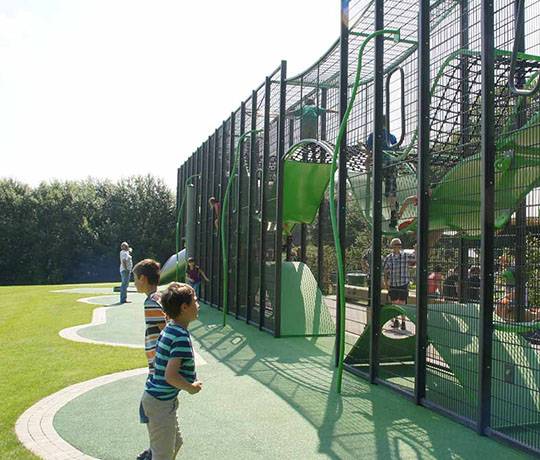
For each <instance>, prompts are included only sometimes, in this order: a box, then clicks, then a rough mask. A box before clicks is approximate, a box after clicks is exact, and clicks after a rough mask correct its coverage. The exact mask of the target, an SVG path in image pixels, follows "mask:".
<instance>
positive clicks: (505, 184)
mask: <svg viewBox="0 0 540 460" xmlns="http://www.w3.org/2000/svg"><path fill="white" fill-rule="evenodd" d="M480 171H481V155H480V154H477V155H473V156H471V157H469V158H466V159H465V160H463V161H461V162H460V163H459V164H457V165H456V166H455V167H454V168H452V169H451V170H450V171H449V172H448V173H447V174H446V175H445V176H444V177H443V179H442V181H441V182H440V183H439V184H438V185H437V186H436V187H435V188H434V189H433V194H432V196H431V201H430V217H429V229H430V230H445V229H449V230H458V231H462V232H464V233H466V234H468V235H477V234H478V233H479V232H480V217H481V216H480V177H481V173H480ZM538 186H540V158H538V157H534V156H531V155H527V154H523V153H520V152H517V151H516V152H515V153H514V154H513V156H512V157H509V156H506V155H505V154H503V153H499V154H497V156H496V164H495V227H496V228H497V229H501V228H503V227H504V226H505V225H506V224H507V223H508V221H509V219H510V217H511V216H512V214H513V213H514V211H515V210H516V207H517V205H518V204H519V203H520V202H521V201H522V200H523V199H524V198H525V197H526V196H527V194H528V193H529V192H531V191H532V190H533V189H534V188H536V187H538ZM415 227H416V226H415V222H413V223H412V224H411V225H409V226H407V227H406V230H407V231H410V230H414V229H415Z"/></svg>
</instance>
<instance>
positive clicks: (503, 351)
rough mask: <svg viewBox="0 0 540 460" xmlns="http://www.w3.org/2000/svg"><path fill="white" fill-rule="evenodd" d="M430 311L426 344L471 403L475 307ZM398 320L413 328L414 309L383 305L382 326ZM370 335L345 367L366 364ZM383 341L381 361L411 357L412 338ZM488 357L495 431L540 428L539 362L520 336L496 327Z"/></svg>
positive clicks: (452, 305)
mask: <svg viewBox="0 0 540 460" xmlns="http://www.w3.org/2000/svg"><path fill="white" fill-rule="evenodd" d="M428 308H429V309H428V331H427V333H428V341H429V343H430V344H431V345H432V346H433V347H434V348H435V350H437V352H438V353H439V355H440V356H441V357H442V358H443V359H444V361H445V362H446V364H447V365H448V367H449V368H450V370H451V371H452V373H453V374H454V376H455V378H456V379H457V380H458V382H459V384H460V385H461V386H462V388H463V390H464V395H465V396H466V397H468V398H469V399H470V401H471V402H472V401H474V400H475V398H476V394H477V391H478V374H479V372H478V353H479V343H478V336H479V323H480V320H479V317H480V312H479V305H478V304H475V303H471V304H459V303H457V302H454V303H441V304H431V305H429V307H428ZM400 314H405V315H406V316H407V317H408V318H409V319H410V320H411V321H413V322H416V307H415V306H413V305H406V306H403V307H402V306H397V305H385V306H383V307H382V310H381V324H384V323H385V322H386V321H388V320H389V319H391V318H392V317H395V316H397V315H400ZM499 321H501V320H500V319H499ZM369 334H370V327H369V326H368V327H366V329H365V330H364V332H363V334H362V335H361V336H360V337H359V339H358V340H357V342H356V344H355V345H353V347H352V349H351V351H350V352H349V354H348V356H347V359H346V362H349V363H362V362H366V359H367V357H369ZM381 337H382V338H381V351H382V353H383V354H382V356H383V357H384V359H385V360H391V359H392V353H393V354H394V357H393V359H394V361H396V362H399V361H402V360H404V356H407V355H410V351H411V349H410V345H411V343H412V344H414V337H411V338H410V339H411V340H409V339H401V340H399V341H398V340H395V339H394V340H392V339H390V338H388V337H386V336H384V335H381ZM409 341H410V342H411V343H409ZM402 344H403V349H402V350H401V349H400V346H401V345H402ZM413 350H414V347H413ZM492 353H493V366H492V401H493V403H492V414H493V417H494V418H493V423H492V426H493V428H496V429H500V428H507V427H514V426H516V425H518V426H522V425H536V424H540V374H539V370H540V360H539V357H538V353H537V351H536V350H535V349H533V348H532V347H531V346H530V345H529V343H528V342H527V341H526V340H525V339H524V338H523V337H521V336H520V335H519V334H516V333H513V332H508V331H504V330H498V329H497V325H495V330H494V334H493V348H492ZM411 359H412V357H411ZM517 408H519V410H517Z"/></svg>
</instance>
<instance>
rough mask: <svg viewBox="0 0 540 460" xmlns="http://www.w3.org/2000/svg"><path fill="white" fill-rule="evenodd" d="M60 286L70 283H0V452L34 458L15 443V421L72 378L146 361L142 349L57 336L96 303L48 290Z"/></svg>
mask: <svg viewBox="0 0 540 460" xmlns="http://www.w3.org/2000/svg"><path fill="white" fill-rule="evenodd" d="M94 286H98V285H94ZM99 286H105V287H107V286H109V287H111V288H112V286H113V284H109V285H99ZM65 287H73V286H32V287H27V286H15V287H0V337H2V348H3V350H2V368H3V369H4V372H3V374H4V375H3V378H2V379H0V394H2V395H3V398H2V399H3V407H2V411H0V457H1V458H10V459H17V460H23V459H30V458H32V459H33V458H37V457H36V456H34V455H33V454H32V453H30V452H29V451H27V450H26V449H25V448H24V447H22V446H21V445H20V444H19V443H18V441H17V437H16V436H15V430H14V427H15V422H16V420H17V418H18V417H19V416H20V415H21V414H22V413H23V412H24V411H25V410H26V409H27V408H28V407H30V406H31V405H33V404H34V403H36V402H37V401H39V400H40V399H42V398H44V397H45V396H48V395H50V394H52V393H54V392H56V391H58V390H61V389H62V388H65V387H67V386H69V385H72V384H74V383H78V382H83V381H85V380H89V379H91V378H93V377H98V376H100V375H105V374H110V373H113V372H117V371H122V370H126V369H134V368H138V367H144V366H145V365H146V360H145V358H144V353H143V351H142V350H136V349H128V348H122V347H109V346H102V345H91V344H85V343H76V342H71V341H68V340H65V339H62V338H61V337H60V336H59V335H58V331H60V330H61V329H64V328H66V327H70V326H74V325H77V324H84V323H88V322H90V320H91V318H92V311H93V310H94V309H95V308H96V306H95V305H89V304H86V303H81V302H77V299H80V298H81V297H85V295H81V294H66V293H53V292H51V291H52V290H56V289H62V288H65Z"/></svg>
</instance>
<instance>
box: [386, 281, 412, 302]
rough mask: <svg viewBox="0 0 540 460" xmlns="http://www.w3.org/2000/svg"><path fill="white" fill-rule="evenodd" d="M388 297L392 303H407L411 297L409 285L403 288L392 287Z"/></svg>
mask: <svg viewBox="0 0 540 460" xmlns="http://www.w3.org/2000/svg"><path fill="white" fill-rule="evenodd" d="M388 297H389V299H390V301H396V300H401V301H403V302H405V303H407V300H408V297H409V285H408V284H404V285H403V286H390V289H388Z"/></svg>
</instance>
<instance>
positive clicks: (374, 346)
mask: <svg viewBox="0 0 540 460" xmlns="http://www.w3.org/2000/svg"><path fill="white" fill-rule="evenodd" d="M383 28H384V0H375V30H381V29H383ZM383 64H384V38H383V36H382V35H379V36H378V37H376V38H375V81H374V93H375V94H374V104H375V107H374V123H373V125H374V126H373V141H374V142H373V153H372V155H373V161H372V164H373V175H372V177H373V183H372V190H373V192H372V195H373V227H372V231H371V237H372V253H371V257H372V260H371V269H372V276H371V291H370V297H371V299H370V300H371V336H370V342H371V347H370V354H369V364H370V366H369V380H370V382H371V383H375V380H376V379H377V377H378V374H379V336H380V329H381V324H380V312H381V234H382V166H383V165H382V161H383V149H382V147H383V128H384V126H383V125H384V123H383V110H384V103H383V102H384V101H383V91H384V88H383Z"/></svg>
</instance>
